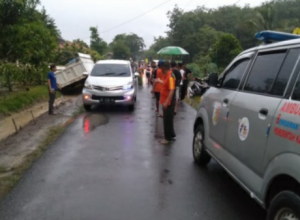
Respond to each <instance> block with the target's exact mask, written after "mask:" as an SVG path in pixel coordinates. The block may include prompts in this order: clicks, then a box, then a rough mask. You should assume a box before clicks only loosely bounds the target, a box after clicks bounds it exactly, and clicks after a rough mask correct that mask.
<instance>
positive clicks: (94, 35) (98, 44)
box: [90, 27, 107, 55]
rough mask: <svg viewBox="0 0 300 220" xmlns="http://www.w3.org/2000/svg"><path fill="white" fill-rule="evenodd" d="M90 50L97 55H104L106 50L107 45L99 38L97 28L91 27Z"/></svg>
mask: <svg viewBox="0 0 300 220" xmlns="http://www.w3.org/2000/svg"><path fill="white" fill-rule="evenodd" d="M90 32H91V45H90V46H91V48H92V49H93V50H95V51H97V52H98V53H99V54H102V55H103V54H105V52H106V50H107V43H106V42H105V41H104V40H102V39H101V38H100V36H99V32H98V28H97V27H91V28H90Z"/></svg>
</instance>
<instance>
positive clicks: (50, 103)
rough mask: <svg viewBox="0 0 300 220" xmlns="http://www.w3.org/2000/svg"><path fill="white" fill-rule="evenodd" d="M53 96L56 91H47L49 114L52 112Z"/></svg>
mask: <svg viewBox="0 0 300 220" xmlns="http://www.w3.org/2000/svg"><path fill="white" fill-rule="evenodd" d="M55 97H56V92H54V93H51V92H50V91H49V115H51V114H53V111H54V102H55Z"/></svg>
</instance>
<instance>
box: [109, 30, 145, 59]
mask: <svg viewBox="0 0 300 220" xmlns="http://www.w3.org/2000/svg"><path fill="white" fill-rule="evenodd" d="M116 45H121V47H122V49H120V51H118V49H117V48H116V47H117V46H116ZM125 46H126V47H125ZM144 47H145V43H144V39H143V38H141V37H139V36H138V35H136V34H118V35H117V36H115V38H114V39H113V42H112V43H111V44H110V48H111V50H112V51H113V52H114V51H116V52H117V54H116V55H115V52H114V58H115V59H124V58H123V57H126V59H128V58H129V57H130V58H133V59H136V58H137V56H138V55H139V54H140V52H141V51H142V50H143V48H144ZM125 48H126V49H125ZM127 48H128V49H129V56H127V52H128V51H127ZM122 51H123V52H122ZM121 53H123V54H125V56H123V55H121V56H120V54H121Z"/></svg>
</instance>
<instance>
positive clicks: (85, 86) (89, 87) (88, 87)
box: [84, 82, 93, 89]
mask: <svg viewBox="0 0 300 220" xmlns="http://www.w3.org/2000/svg"><path fill="white" fill-rule="evenodd" d="M84 88H86V89H93V87H92V85H91V84H89V83H88V82H85V83H84Z"/></svg>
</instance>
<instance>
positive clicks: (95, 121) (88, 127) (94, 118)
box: [83, 114, 109, 133]
mask: <svg viewBox="0 0 300 220" xmlns="http://www.w3.org/2000/svg"><path fill="white" fill-rule="evenodd" d="M108 121H109V120H108V118H107V117H106V116H104V115H102V114H90V115H86V116H85V117H84V118H83V130H84V132H85V133H90V132H92V131H94V130H95V129H96V128H97V127H99V126H101V125H105V124H107V123H108Z"/></svg>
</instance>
